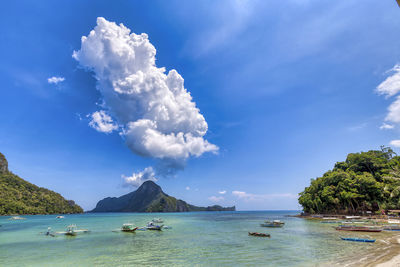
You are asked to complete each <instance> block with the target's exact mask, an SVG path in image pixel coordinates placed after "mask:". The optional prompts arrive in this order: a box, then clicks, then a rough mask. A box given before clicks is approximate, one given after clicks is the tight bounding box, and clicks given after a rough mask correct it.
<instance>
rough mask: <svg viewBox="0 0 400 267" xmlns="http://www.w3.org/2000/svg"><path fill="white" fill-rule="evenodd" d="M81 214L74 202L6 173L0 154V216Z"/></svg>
mask: <svg viewBox="0 0 400 267" xmlns="http://www.w3.org/2000/svg"><path fill="white" fill-rule="evenodd" d="M82 212H83V210H82V208H81V207H79V206H78V205H76V204H75V202H74V201H72V200H66V199H64V198H63V197H62V196H61V195H60V194H58V193H56V192H53V191H51V190H48V189H46V188H42V187H38V186H36V185H34V184H31V183H29V182H27V181H25V180H24V179H22V178H20V177H18V176H17V175H15V174H13V173H11V172H10V171H8V163H7V160H6V158H5V157H4V155H3V154H1V153H0V215H14V214H58V213H82Z"/></svg>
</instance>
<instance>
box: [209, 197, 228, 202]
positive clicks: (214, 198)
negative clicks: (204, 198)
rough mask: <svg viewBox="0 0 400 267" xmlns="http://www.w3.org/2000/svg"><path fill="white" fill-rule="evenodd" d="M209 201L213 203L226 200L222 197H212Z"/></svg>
mask: <svg viewBox="0 0 400 267" xmlns="http://www.w3.org/2000/svg"><path fill="white" fill-rule="evenodd" d="M208 199H209V200H211V201H212V202H221V201H223V200H224V197H221V196H219V197H216V196H211V197H209V198H208Z"/></svg>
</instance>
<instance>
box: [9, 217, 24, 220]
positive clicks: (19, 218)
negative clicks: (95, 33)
mask: <svg viewBox="0 0 400 267" xmlns="http://www.w3.org/2000/svg"><path fill="white" fill-rule="evenodd" d="M9 220H26V218H23V217H19V216H13V217H11V218H9Z"/></svg>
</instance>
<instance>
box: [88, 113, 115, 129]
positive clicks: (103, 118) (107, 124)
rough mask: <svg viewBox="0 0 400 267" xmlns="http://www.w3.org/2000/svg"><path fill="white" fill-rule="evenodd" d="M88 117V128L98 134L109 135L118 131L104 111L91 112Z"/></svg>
mask: <svg viewBox="0 0 400 267" xmlns="http://www.w3.org/2000/svg"><path fill="white" fill-rule="evenodd" d="M88 117H89V118H90V122H89V126H90V127H92V128H93V129H95V130H97V131H99V132H103V133H111V132H112V131H114V130H117V129H118V126H117V125H116V124H115V123H114V121H113V120H112V118H111V117H110V116H109V115H107V113H106V112H105V111H104V110H100V111H96V112H93V113H92V114H90V115H88Z"/></svg>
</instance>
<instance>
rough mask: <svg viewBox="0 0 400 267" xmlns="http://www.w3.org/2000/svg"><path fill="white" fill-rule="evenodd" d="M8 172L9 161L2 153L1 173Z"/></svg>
mask: <svg viewBox="0 0 400 267" xmlns="http://www.w3.org/2000/svg"><path fill="white" fill-rule="evenodd" d="M6 172H8V162H7V159H6V157H4V155H3V154H2V153H0V173H6Z"/></svg>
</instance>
